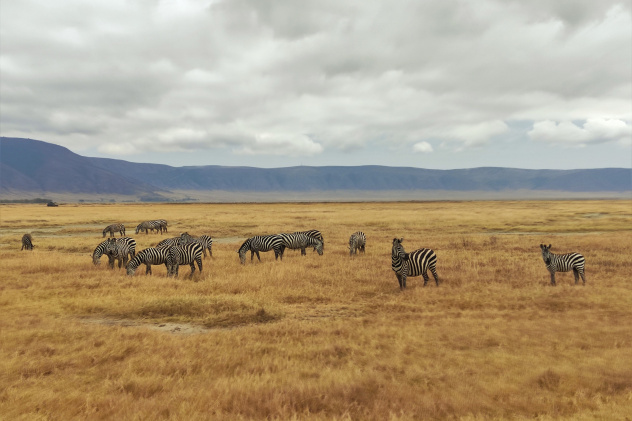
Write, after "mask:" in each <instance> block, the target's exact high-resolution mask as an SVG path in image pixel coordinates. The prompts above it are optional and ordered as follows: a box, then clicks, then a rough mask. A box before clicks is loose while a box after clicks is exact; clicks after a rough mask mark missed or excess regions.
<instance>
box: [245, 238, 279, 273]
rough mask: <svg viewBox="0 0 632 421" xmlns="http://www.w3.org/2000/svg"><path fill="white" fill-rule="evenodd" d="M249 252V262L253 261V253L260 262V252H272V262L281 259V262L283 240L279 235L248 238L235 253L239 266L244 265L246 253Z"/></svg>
mask: <svg viewBox="0 0 632 421" xmlns="http://www.w3.org/2000/svg"><path fill="white" fill-rule="evenodd" d="M248 250H250V260H251V261H252V260H253V257H254V255H255V253H256V254H257V259H259V261H261V257H260V256H259V252H260V251H270V250H274V260H277V259H278V258H279V257H281V260H283V251H284V247H283V240H282V239H281V237H280V236H279V235H276V234H272V235H255V236H254V237H250V238H249V239H247V240H246V241H244V243H243V244H242V245H241V247H239V250H237V253H239V260H240V261H241V264H242V265H243V264H245V263H246V252H247V251H248Z"/></svg>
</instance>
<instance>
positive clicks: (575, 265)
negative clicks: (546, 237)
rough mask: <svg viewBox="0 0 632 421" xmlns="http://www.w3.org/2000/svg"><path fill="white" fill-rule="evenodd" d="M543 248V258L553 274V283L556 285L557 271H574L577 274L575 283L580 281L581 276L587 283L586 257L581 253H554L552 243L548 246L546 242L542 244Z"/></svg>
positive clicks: (541, 247)
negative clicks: (585, 272)
mask: <svg viewBox="0 0 632 421" xmlns="http://www.w3.org/2000/svg"><path fill="white" fill-rule="evenodd" d="M540 249H541V250H542V260H544V263H545V264H546V268H547V269H548V270H549V273H550V274H551V285H555V272H568V271H569V270H572V271H573V275H575V285H577V282H578V281H579V277H580V276H581V277H582V282H583V283H584V285H586V277H585V276H584V264H585V263H586V259H584V256H582V255H581V254H579V253H567V254H554V253H551V245H550V244H549V245H548V247H547V246H546V245H544V244H540Z"/></svg>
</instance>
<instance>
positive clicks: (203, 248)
mask: <svg viewBox="0 0 632 421" xmlns="http://www.w3.org/2000/svg"><path fill="white" fill-rule="evenodd" d="M202 253H204V258H205V259H206V247H202Z"/></svg>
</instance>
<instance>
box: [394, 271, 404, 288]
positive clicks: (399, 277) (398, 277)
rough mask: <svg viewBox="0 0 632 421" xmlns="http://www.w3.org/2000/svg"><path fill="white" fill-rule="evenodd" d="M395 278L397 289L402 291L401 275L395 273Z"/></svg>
mask: <svg viewBox="0 0 632 421" xmlns="http://www.w3.org/2000/svg"><path fill="white" fill-rule="evenodd" d="M395 276H397V282H399V289H400V290H402V289H404V287H403V286H402V275H400V274H399V273H396V274H395Z"/></svg>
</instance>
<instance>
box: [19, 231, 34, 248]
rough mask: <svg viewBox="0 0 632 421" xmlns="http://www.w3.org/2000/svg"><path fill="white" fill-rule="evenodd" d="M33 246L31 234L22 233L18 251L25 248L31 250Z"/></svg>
mask: <svg viewBox="0 0 632 421" xmlns="http://www.w3.org/2000/svg"><path fill="white" fill-rule="evenodd" d="M34 247H35V246H34V245H33V237H32V236H31V234H24V235H23V236H22V248H21V249H20V251H22V250H24V249H27V250H33V248H34Z"/></svg>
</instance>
